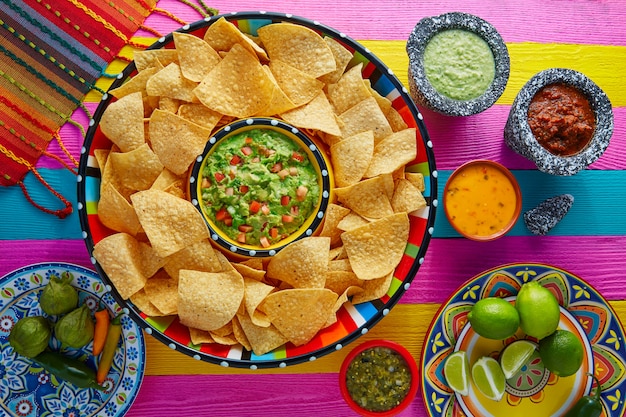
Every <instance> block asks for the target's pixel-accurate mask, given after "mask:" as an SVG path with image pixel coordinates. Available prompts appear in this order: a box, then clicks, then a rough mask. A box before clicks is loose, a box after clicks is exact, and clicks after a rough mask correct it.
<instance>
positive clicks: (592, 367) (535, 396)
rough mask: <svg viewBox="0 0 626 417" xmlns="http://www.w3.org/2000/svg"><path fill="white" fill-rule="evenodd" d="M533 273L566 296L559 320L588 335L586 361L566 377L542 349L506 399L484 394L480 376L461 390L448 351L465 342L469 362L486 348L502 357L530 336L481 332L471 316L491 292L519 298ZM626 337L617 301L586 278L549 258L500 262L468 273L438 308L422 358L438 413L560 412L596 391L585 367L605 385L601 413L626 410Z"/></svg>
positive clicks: (430, 404)
mask: <svg viewBox="0 0 626 417" xmlns="http://www.w3.org/2000/svg"><path fill="white" fill-rule="evenodd" d="M529 281H538V282H539V283H541V285H543V286H544V287H546V288H548V289H550V291H552V293H553V294H554V295H555V296H556V297H557V299H558V300H559V303H560V305H561V321H560V323H559V328H561V329H567V330H570V331H572V332H574V334H576V335H578V337H579V338H580V340H581V341H582V342H583V346H584V350H585V357H584V359H583V364H582V366H581V368H580V369H579V371H578V372H577V373H576V374H574V375H572V376H570V377H567V378H561V377H558V376H556V375H554V374H552V373H550V372H549V371H547V370H545V368H544V367H543V365H542V364H541V359H540V358H539V356H538V355H537V354H535V355H534V356H533V357H531V359H530V360H529V362H528V363H527V364H526V365H525V366H524V367H523V368H522V369H521V370H520V371H519V372H518V373H517V374H515V375H514V376H513V377H511V378H510V379H508V380H507V385H506V393H505V395H504V398H503V399H502V400H501V401H500V402H494V401H491V400H489V399H487V398H486V397H484V396H482V394H480V393H479V392H478V391H477V390H476V389H474V387H473V384H472V387H471V389H470V394H469V395H468V396H465V397H463V396H461V395H458V394H455V393H454V392H453V391H452V390H451V389H450V388H449V387H448V385H447V384H446V380H445V377H444V374H443V366H444V363H445V359H446V358H447V357H448V355H449V354H450V353H452V352H454V351H457V350H465V351H466V352H468V356H469V360H470V364H471V363H473V362H474V361H476V360H477V359H478V358H479V357H481V356H492V357H494V358H496V359H497V358H498V357H499V354H500V352H501V351H502V349H503V348H504V347H505V346H506V345H508V344H509V343H511V342H512V341H514V340H516V339H521V338H525V337H526V336H525V335H524V334H523V333H522V332H521V331H520V332H518V333H517V334H516V335H515V336H514V337H512V338H510V339H507V340H505V341H493V340H487V339H485V338H482V337H479V336H478V335H477V334H476V333H475V332H474V331H473V330H472V328H471V326H470V325H469V323H468V321H467V314H468V313H469V311H470V310H471V308H472V306H473V305H474V304H475V303H476V302H477V301H478V300H480V299H481V298H484V297H489V296H497V297H502V298H506V299H510V300H512V299H514V297H515V296H516V295H517V293H518V291H519V289H520V288H521V286H522V285H523V284H524V283H526V282H529ZM531 341H533V342H536V340H532V339H531ZM624 341H625V339H624V330H623V327H622V325H621V323H620V322H619V319H618V317H617V316H616V314H615V312H614V311H613V309H612V308H611V306H610V305H609V304H608V302H607V301H606V300H605V299H604V298H602V296H601V295H600V294H599V293H598V292H597V291H596V290H595V289H593V288H592V287H591V286H590V285H589V284H587V283H586V282H585V281H583V280H582V279H581V278H578V277H576V276H574V275H572V274H571V273H569V272H567V271H564V270H562V269H559V268H555V267H552V266H548V265H541V264H511V265H504V266H500V267H497V268H494V269H491V270H489V271H486V272H483V273H482V274H480V275H478V276H476V277H474V278H472V279H471V280H469V281H467V282H466V283H465V284H464V285H463V286H461V287H460V288H459V289H458V290H457V291H456V292H455V293H454V294H453V295H452V296H451V297H450V298H449V299H448V301H447V302H446V303H444V304H443V305H442V307H441V309H440V310H439V312H438V313H437V314H436V315H435V318H434V320H433V322H432V324H431V327H430V329H429V331H428V332H427V334H426V338H425V341H424V350H423V352H422V358H421V369H422V370H423V373H422V377H421V380H422V396H423V398H424V404H425V406H426V409H427V410H428V414H429V415H430V416H433V417H434V416H438V417H439V416H467V417H490V416H493V417H496V416H503V415H506V416H507V417H518V416H525V417H527V416H530V415H535V416H552V417H559V416H563V415H565V413H566V412H567V410H568V409H569V408H571V407H572V405H573V404H575V403H576V401H577V400H578V399H579V398H580V397H582V396H584V395H588V394H589V393H590V392H591V390H592V385H593V380H592V378H591V377H589V376H587V375H586V373H587V372H595V375H596V376H597V377H598V379H599V380H600V384H601V386H602V404H603V407H604V411H603V414H602V415H603V416H621V415H624V411H625V408H626V404H625V403H624V401H623V398H622V397H623V393H624V390H626V345H625V344H624Z"/></svg>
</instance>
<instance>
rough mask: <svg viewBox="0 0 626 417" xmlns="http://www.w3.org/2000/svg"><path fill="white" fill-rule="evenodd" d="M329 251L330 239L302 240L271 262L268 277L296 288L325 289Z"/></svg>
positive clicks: (292, 244)
mask: <svg viewBox="0 0 626 417" xmlns="http://www.w3.org/2000/svg"><path fill="white" fill-rule="evenodd" d="M329 250H330V238H329V237H322V236H316V237H308V238H304V239H300V240H298V241H296V242H293V243H291V244H290V245H289V246H287V247H285V248H284V249H282V250H281V251H280V252H278V253H277V254H276V255H275V256H274V257H273V258H272V259H271V260H270V262H269V264H268V265H267V276H268V278H274V279H278V280H281V281H283V282H286V283H288V284H289V285H291V286H292V287H294V288H324V282H326V273H327V272H328V252H329Z"/></svg>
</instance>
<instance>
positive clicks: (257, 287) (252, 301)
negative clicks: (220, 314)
mask: <svg viewBox="0 0 626 417" xmlns="http://www.w3.org/2000/svg"><path fill="white" fill-rule="evenodd" d="M243 282H244V299H243V300H244V304H245V307H246V311H247V312H248V316H249V317H250V319H251V320H252V322H253V323H254V324H256V325H257V326H261V327H268V326H269V325H270V321H269V319H268V318H267V316H266V315H265V313H263V312H261V311H258V310H257V308H258V307H259V305H260V304H261V303H262V302H263V300H265V298H266V297H267V296H268V295H269V294H270V293H271V292H272V291H274V289H275V288H274V287H273V286H271V285H267V284H264V283H262V282H259V281H257V280H255V279H251V278H245V277H244V279H243Z"/></svg>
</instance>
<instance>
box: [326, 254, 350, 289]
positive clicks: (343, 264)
mask: <svg viewBox="0 0 626 417" xmlns="http://www.w3.org/2000/svg"><path fill="white" fill-rule="evenodd" d="M336 271H342V272H352V266H351V265H350V261H349V260H348V258H344V259H333V260H332V261H330V263H329V264H328V272H329V273H330V272H336ZM326 278H328V276H326ZM340 293H341V292H339V293H338V294H340Z"/></svg>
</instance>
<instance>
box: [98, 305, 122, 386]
mask: <svg viewBox="0 0 626 417" xmlns="http://www.w3.org/2000/svg"><path fill="white" fill-rule="evenodd" d="M121 336H122V317H121V315H118V316H116V317H115V318H114V319H113V320H111V323H110V324H109V331H108V332H107V336H106V341H105V343H104V348H103V349H102V355H100V362H99V363H98V372H97V374H96V381H98V383H99V384H102V383H103V382H104V380H105V378H106V377H107V375H108V374H109V370H110V369H111V365H112V364H113V358H114V357H115V351H116V350H117V344H118V343H119V341H120V337H121Z"/></svg>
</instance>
